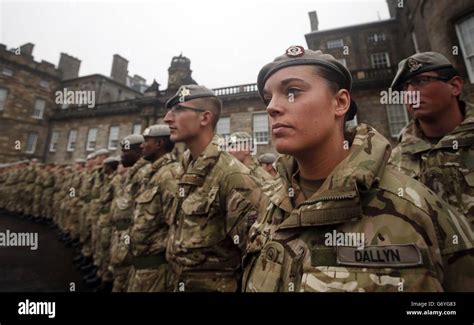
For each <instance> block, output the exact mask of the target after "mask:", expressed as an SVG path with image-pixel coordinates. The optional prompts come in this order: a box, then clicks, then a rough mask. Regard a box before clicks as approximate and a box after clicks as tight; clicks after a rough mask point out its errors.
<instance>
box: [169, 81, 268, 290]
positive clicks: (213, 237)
mask: <svg viewBox="0 0 474 325" xmlns="http://www.w3.org/2000/svg"><path fill="white" fill-rule="evenodd" d="M166 107H167V108H168V109H169V111H168V113H167V114H166V116H165V118H164V122H165V123H167V124H168V125H169V127H170V139H171V141H173V142H184V143H185V144H186V147H187V148H188V150H187V151H186V152H185V153H184V156H183V158H182V160H181V167H182V171H181V172H180V174H179V175H178V177H179V181H178V193H177V195H176V198H177V199H176V200H175V202H174V206H173V211H172V213H171V214H170V215H171V216H172V220H171V222H170V230H169V240H168V246H167V251H166V259H167V260H168V262H169V265H170V269H171V271H170V277H169V279H168V281H169V282H168V283H169V286H170V287H169V288H170V290H172V291H178V292H179V291H186V292H189V291H200V292H204V291H220V292H224V291H225V292H235V291H239V289H240V282H241V274H242V268H241V259H242V254H243V250H244V248H245V245H246V241H247V233H248V229H249V227H250V224H251V223H253V222H254V220H255V219H256V217H257V213H258V209H259V208H260V205H261V204H264V202H265V200H263V198H264V196H262V192H261V190H260V189H259V187H258V186H257V184H256V183H255V181H254V180H253V179H252V177H251V176H250V172H249V170H248V168H247V167H245V166H244V165H243V164H242V163H240V162H239V161H238V160H237V159H235V158H234V157H233V156H231V155H230V154H229V153H228V152H226V151H223V150H221V149H220V146H219V142H218V140H219V139H218V137H217V136H215V134H214V130H215V127H216V125H217V121H218V120H219V116H220V112H221V103H220V101H219V100H218V98H217V97H216V96H215V95H214V93H213V92H212V91H211V90H209V89H207V88H205V87H203V86H198V85H187V86H181V87H180V89H179V90H178V92H177V93H176V95H175V96H173V97H172V98H170V99H169V100H168V102H167V103H166Z"/></svg>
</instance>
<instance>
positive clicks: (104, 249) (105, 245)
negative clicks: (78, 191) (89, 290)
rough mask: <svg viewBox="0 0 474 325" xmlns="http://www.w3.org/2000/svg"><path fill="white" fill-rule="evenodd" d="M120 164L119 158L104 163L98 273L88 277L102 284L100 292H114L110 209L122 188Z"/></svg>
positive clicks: (96, 261) (96, 257) (98, 224)
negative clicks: (109, 266)
mask: <svg viewBox="0 0 474 325" xmlns="http://www.w3.org/2000/svg"><path fill="white" fill-rule="evenodd" d="M119 163H120V158H119V157H109V158H107V159H105V160H104V162H103V165H104V174H105V178H104V180H103V183H102V190H101V193H100V197H99V202H100V211H99V217H98V218H97V220H96V224H95V227H96V228H97V230H96V239H95V246H94V265H95V266H96V267H97V273H96V272H94V273H92V274H90V275H89V276H88V277H87V276H86V282H88V283H89V284H91V285H98V284H101V288H100V290H101V291H102V290H103V291H107V292H109V291H111V290H112V277H111V274H109V271H108V269H107V268H108V257H109V254H108V251H109V247H110V231H111V223H112V222H111V221H112V220H111V218H110V208H111V205H112V200H113V198H114V195H115V193H116V192H117V191H118V190H119V188H120V183H121V180H120V178H121V175H120V174H118V173H117V168H118V165H119Z"/></svg>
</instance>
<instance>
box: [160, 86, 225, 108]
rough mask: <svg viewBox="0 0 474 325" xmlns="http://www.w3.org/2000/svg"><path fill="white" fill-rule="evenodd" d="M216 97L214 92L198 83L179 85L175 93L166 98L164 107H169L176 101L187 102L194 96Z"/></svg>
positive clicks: (194, 97)
mask: <svg viewBox="0 0 474 325" xmlns="http://www.w3.org/2000/svg"><path fill="white" fill-rule="evenodd" d="M205 97H216V95H215V94H214V92H213V91H212V90H210V89H208V88H206V87H204V86H199V85H183V86H181V87H179V89H178V91H177V92H176V94H175V95H174V96H173V97H171V98H170V99H168V101H167V102H166V108H171V107H173V106H174V105H176V104H178V103H183V102H187V101H189V100H192V99H196V98H205Z"/></svg>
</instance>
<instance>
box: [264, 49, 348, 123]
mask: <svg viewBox="0 0 474 325" xmlns="http://www.w3.org/2000/svg"><path fill="white" fill-rule="evenodd" d="M298 65H317V66H322V67H325V68H328V69H330V70H332V71H334V72H336V73H338V74H339V75H340V76H341V77H342V78H343V80H344V83H343V85H342V88H343V89H347V90H348V91H351V88H352V77H351V73H350V72H349V70H348V69H347V68H346V67H345V66H344V65H343V64H342V63H340V62H339V61H338V60H336V59H335V58H334V57H333V56H332V55H330V54H324V53H323V52H322V51H320V50H317V51H313V50H308V49H304V48H303V47H302V46H299V45H294V46H290V47H289V48H288V49H287V50H286V52H285V54H283V55H280V56H278V57H276V58H275V59H274V60H273V62H270V63H267V64H266V65H264V66H263V68H262V69H260V72H259V73H258V78H257V88H258V93H259V94H260V97H261V98H262V100H263V99H264V97H263V88H264V87H265V83H266V82H267V80H268V78H270V76H271V75H273V74H274V73H275V72H277V71H279V70H281V69H283V68H286V67H291V66H298ZM356 113H357V105H356V104H355V102H354V101H353V100H351V105H350V107H349V111H348V113H347V120H352V119H353V118H354V116H355V115H356Z"/></svg>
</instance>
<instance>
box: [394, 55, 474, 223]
mask: <svg viewBox="0 0 474 325" xmlns="http://www.w3.org/2000/svg"><path fill="white" fill-rule="evenodd" d="M463 85H464V81H463V80H462V79H461V77H460V76H459V73H458V71H457V70H456V69H455V68H454V67H453V66H452V64H451V63H450V62H449V61H448V59H447V58H445V57H444V56H443V55H441V54H439V53H436V52H424V53H417V54H414V55H412V56H410V57H408V58H407V59H404V60H402V61H401V62H400V63H399V64H398V72H397V75H396V76H395V78H394V79H393V82H392V88H394V89H396V90H405V91H409V92H414V91H416V92H419V103H412V104H408V105H407V106H408V111H409V113H410V114H411V115H412V116H413V118H414V120H413V121H411V122H410V123H409V124H408V125H407V126H406V127H405V129H404V130H403V131H402V133H401V136H400V143H399V145H398V146H397V147H396V148H395V149H394V150H393V152H392V156H391V159H390V163H391V164H392V165H393V166H395V167H396V169H398V170H399V171H401V172H403V173H405V174H407V175H408V176H411V177H414V178H415V179H417V180H419V181H420V182H422V183H423V184H425V185H426V186H428V187H429V188H430V189H432V190H433V191H434V192H435V193H436V194H438V195H439V196H440V197H441V198H442V199H443V200H445V201H446V202H448V203H450V204H451V205H453V206H454V207H456V208H457V209H459V210H460V211H461V213H463V214H464V215H465V216H466V217H467V219H468V221H469V223H470V224H471V227H473V226H474V106H473V105H472V104H467V105H466V103H465V102H463V101H462V100H460V99H459V96H460V95H461V92H462V88H463ZM413 97H414V96H412V98H413Z"/></svg>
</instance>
